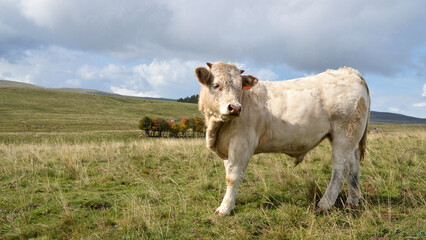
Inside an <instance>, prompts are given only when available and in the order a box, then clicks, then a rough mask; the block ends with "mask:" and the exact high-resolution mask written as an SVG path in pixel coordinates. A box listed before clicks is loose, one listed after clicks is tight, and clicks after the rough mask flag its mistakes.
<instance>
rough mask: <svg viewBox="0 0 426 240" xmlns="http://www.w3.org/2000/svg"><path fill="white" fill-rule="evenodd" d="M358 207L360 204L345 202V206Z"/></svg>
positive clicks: (348, 207)
mask: <svg viewBox="0 0 426 240" xmlns="http://www.w3.org/2000/svg"><path fill="white" fill-rule="evenodd" d="M357 207H358V204H353V203H346V204H345V208H347V209H356V208H357Z"/></svg>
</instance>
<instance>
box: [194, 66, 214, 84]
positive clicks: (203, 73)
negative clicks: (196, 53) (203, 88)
mask: <svg viewBox="0 0 426 240" xmlns="http://www.w3.org/2000/svg"><path fill="white" fill-rule="evenodd" d="M195 76H196V77H197V79H198V81H199V82H200V83H201V84H206V85H207V84H210V83H211V81H212V80H213V75H212V74H211V73H210V71H209V70H207V69H206V68H205V67H197V68H196V69H195Z"/></svg>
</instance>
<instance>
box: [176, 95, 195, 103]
mask: <svg viewBox="0 0 426 240" xmlns="http://www.w3.org/2000/svg"><path fill="white" fill-rule="evenodd" d="M177 101H178V102H187V103H198V94H197V95H192V96H190V97H186V98H179V99H178V100H177Z"/></svg>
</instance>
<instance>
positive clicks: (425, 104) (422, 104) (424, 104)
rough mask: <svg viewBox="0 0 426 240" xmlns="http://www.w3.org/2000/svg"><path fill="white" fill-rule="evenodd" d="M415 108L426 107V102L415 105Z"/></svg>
mask: <svg viewBox="0 0 426 240" xmlns="http://www.w3.org/2000/svg"><path fill="white" fill-rule="evenodd" d="M413 107H426V102H420V103H414V104H413Z"/></svg>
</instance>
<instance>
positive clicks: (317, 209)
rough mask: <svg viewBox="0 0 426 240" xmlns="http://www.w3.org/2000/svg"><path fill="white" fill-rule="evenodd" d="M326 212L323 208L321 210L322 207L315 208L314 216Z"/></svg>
mask: <svg viewBox="0 0 426 240" xmlns="http://www.w3.org/2000/svg"><path fill="white" fill-rule="evenodd" d="M326 211H327V210H326V209H324V208H322V207H317V208H316V209H315V213H316V214H321V213H325V212H326Z"/></svg>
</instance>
